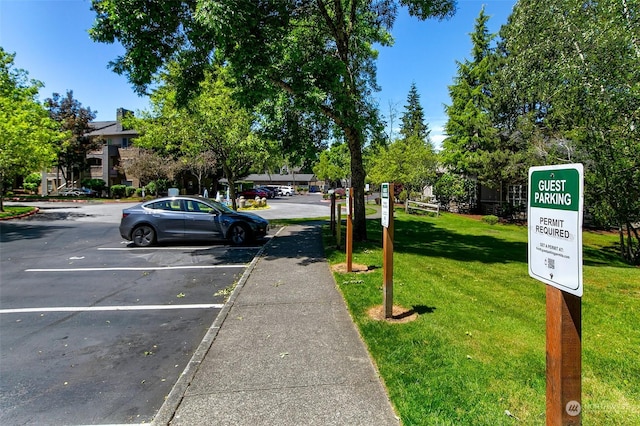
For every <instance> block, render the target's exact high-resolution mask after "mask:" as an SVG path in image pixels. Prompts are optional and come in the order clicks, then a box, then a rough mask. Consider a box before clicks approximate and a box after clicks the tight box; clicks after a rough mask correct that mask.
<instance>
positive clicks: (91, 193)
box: [80, 188, 98, 197]
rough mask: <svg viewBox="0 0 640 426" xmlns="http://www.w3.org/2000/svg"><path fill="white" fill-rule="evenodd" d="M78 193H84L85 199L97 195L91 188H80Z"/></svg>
mask: <svg viewBox="0 0 640 426" xmlns="http://www.w3.org/2000/svg"><path fill="white" fill-rule="evenodd" d="M80 191H82V192H83V193H84V195H86V196H87V197H97V196H98V193H97V192H96V191H94V190H93V189H91V188H80Z"/></svg>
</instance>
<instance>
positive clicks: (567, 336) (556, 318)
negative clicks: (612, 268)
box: [547, 285, 582, 426]
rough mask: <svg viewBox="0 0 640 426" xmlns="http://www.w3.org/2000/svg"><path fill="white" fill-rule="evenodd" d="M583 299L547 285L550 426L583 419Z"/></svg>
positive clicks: (578, 422) (571, 423)
mask: <svg viewBox="0 0 640 426" xmlns="http://www.w3.org/2000/svg"><path fill="white" fill-rule="evenodd" d="M581 351H582V301H581V298H580V297H578V296H575V295H573V294H570V293H567V292H564V291H562V290H559V289H557V288H555V287H553V286H549V285H548V286H547V426H560V425H562V426H565V425H580V424H581V422H582V417H581V412H582V377H581V374H582V353H581Z"/></svg>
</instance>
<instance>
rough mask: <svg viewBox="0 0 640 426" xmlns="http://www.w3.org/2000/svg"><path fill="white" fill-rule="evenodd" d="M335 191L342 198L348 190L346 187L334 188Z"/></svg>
mask: <svg viewBox="0 0 640 426" xmlns="http://www.w3.org/2000/svg"><path fill="white" fill-rule="evenodd" d="M333 193H334V194H335V195H336V197H337V198H342V197H344V196H345V195H347V190H346V189H344V188H335V189H334V190H333Z"/></svg>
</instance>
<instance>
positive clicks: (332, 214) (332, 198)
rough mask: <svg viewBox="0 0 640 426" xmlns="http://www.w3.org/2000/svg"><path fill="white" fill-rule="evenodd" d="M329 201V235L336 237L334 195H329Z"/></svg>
mask: <svg viewBox="0 0 640 426" xmlns="http://www.w3.org/2000/svg"><path fill="white" fill-rule="evenodd" d="M329 199H330V200H331V219H330V221H331V225H330V226H331V235H333V236H335V235H336V194H334V193H331V195H330V196H329Z"/></svg>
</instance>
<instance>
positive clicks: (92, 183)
mask: <svg viewBox="0 0 640 426" xmlns="http://www.w3.org/2000/svg"><path fill="white" fill-rule="evenodd" d="M81 183H82V186H83V187H85V188H90V189H93V190H94V191H98V192H100V191H102V190H103V189H105V188H106V187H107V183H106V182H105V181H104V180H102V179H82V182H81Z"/></svg>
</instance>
